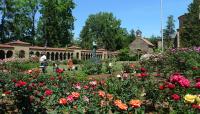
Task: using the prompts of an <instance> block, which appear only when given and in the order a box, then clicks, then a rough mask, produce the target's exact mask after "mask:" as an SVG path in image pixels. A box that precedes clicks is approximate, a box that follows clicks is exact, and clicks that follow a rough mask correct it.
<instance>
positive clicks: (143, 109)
mask: <svg viewBox="0 0 200 114" xmlns="http://www.w3.org/2000/svg"><path fill="white" fill-rule="evenodd" d="M110 61H112V64H113V67H112V74H109V75H106V74H107V73H108V66H107V64H106V63H107V61H106V60H103V61H101V62H100V63H99V64H91V63H90V61H87V62H80V63H79V69H78V70H74V71H68V70H66V71H63V70H62V69H58V70H57V71H56V72H55V73H48V72H47V73H42V72H41V70H40V69H39V68H37V66H38V58H37V57H35V58H31V59H29V60H25V59H18V60H17V59H4V60H2V61H1V69H2V71H3V72H1V80H0V87H1V91H0V92H1V106H2V107H3V110H2V112H9V111H12V112H16V113H17V112H18V113H27V114H31V113H63V114H68V113H69V114H70V113H75V114H78V113H80V114H81V113H86V114H91V113H92V114H93V113H95V114H96V113H100V114H104V113H105V114H107V113H109V114H119V113H120V114H121V113H129V114H130V113H131V114H132V113H138V114H141V113H173V114H174V113H185V112H186V111H189V112H190V113H191V114H196V113H199V110H200V106H199V105H200V96H199V89H200V75H199V74H200V64H199V62H198V61H200V48H180V49H172V50H168V51H166V52H164V53H162V54H161V53H157V54H154V55H151V56H149V57H148V58H143V59H141V60H139V61H138V62H134V63H133V62H131V61H130V62H128V61H126V62H118V61H117V60H116V59H114V58H113V59H112V60H110ZM94 68H97V69H98V74H104V76H102V77H98V78H97V76H98V75H94V76H93V77H92V76H91V75H89V74H93V71H94ZM95 76H96V77H95ZM105 76H106V77H105Z"/></svg>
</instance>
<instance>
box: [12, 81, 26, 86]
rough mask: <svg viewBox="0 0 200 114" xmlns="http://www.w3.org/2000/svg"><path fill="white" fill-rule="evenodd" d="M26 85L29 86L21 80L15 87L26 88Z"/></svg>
mask: <svg viewBox="0 0 200 114" xmlns="http://www.w3.org/2000/svg"><path fill="white" fill-rule="evenodd" d="M26 84H27V83H26V82H24V81H21V80H20V81H18V82H17V83H16V84H15V86H16V87H22V86H25V85H26Z"/></svg>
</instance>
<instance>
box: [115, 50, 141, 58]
mask: <svg viewBox="0 0 200 114" xmlns="http://www.w3.org/2000/svg"><path fill="white" fill-rule="evenodd" d="M137 59H138V57H137V55H130V54H129V49H128V48H124V49H122V50H120V53H119V55H118V61H136V60H137Z"/></svg>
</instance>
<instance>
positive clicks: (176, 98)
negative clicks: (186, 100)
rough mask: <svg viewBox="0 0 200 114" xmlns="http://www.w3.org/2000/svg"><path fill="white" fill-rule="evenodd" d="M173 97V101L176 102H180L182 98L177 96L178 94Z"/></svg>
mask: <svg viewBox="0 0 200 114" xmlns="http://www.w3.org/2000/svg"><path fill="white" fill-rule="evenodd" d="M171 97H172V99H173V100H174V101H178V100H180V96H179V95H177V94H173V95H172V96H171Z"/></svg>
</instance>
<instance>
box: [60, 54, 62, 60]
mask: <svg viewBox="0 0 200 114" xmlns="http://www.w3.org/2000/svg"><path fill="white" fill-rule="evenodd" d="M60 60H61V61H62V60H63V53H60Z"/></svg>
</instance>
